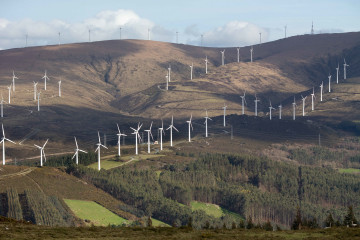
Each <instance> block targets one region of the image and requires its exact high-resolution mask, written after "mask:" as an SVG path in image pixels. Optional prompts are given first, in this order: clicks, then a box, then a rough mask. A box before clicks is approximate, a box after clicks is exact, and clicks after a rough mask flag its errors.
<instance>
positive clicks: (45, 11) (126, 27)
mask: <svg viewBox="0 0 360 240" xmlns="http://www.w3.org/2000/svg"><path fill="white" fill-rule="evenodd" d="M359 13H360V1H358V0H336V1H335V0H316V1H314V0H297V1H295V0H216V1H214V0H196V1H188V0H182V1H172V0H166V1H165V0H153V1H149V0H127V1H124V0H15V1H14V0H0V50H3V49H10V48H19V47H25V46H26V44H27V46H41V45H54V44H58V43H59V33H60V43H61V44H63V43H74V42H86V41H89V29H90V41H102V40H110V39H119V38H120V32H121V39H148V37H149V35H150V39H151V40H156V41H166V42H173V43H176V42H178V43H183V44H191V45H201V44H202V45H203V46H209V47H237V46H239V47H241V46H247V45H252V44H257V43H259V42H260V34H259V33H261V41H262V42H267V41H273V40H277V39H280V38H283V37H284V35H285V30H284V29H285V28H284V27H285V26H286V29H287V31H286V32H287V36H288V37H289V36H294V35H302V34H309V33H310V31H311V24H312V22H313V23H314V31H315V33H316V34H317V33H341V32H354V31H359V30H360V14H359ZM120 28H121V30H120ZM149 29H150V31H149ZM176 32H178V34H176ZM26 36H27V38H26ZM177 36H178V38H177ZM201 36H202V37H201ZM26 39H27V43H26ZM177 39H178V40H177ZM201 39H202V40H201Z"/></svg>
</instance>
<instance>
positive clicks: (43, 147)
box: [42, 139, 49, 148]
mask: <svg viewBox="0 0 360 240" xmlns="http://www.w3.org/2000/svg"><path fill="white" fill-rule="evenodd" d="M48 141H49V139H47V140H46V142H45V144H44V146H43V147H42V148H45V145H46V144H47V143H48Z"/></svg>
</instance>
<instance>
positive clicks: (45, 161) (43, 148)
mask: <svg viewBox="0 0 360 240" xmlns="http://www.w3.org/2000/svg"><path fill="white" fill-rule="evenodd" d="M41 151H42V152H43V155H44V160H45V162H46V155H45V151H44V148H43V149H42V150H41Z"/></svg>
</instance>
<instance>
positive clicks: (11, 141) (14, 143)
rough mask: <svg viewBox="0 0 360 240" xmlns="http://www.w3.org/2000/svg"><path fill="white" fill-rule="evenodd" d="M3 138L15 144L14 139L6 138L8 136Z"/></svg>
mask: <svg viewBox="0 0 360 240" xmlns="http://www.w3.org/2000/svg"><path fill="white" fill-rule="evenodd" d="M4 139H5V140H7V141H9V142H11V143H13V144H16V142H14V141H11V140H10V139H8V138H4Z"/></svg>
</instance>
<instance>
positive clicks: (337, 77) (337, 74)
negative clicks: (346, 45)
mask: <svg viewBox="0 0 360 240" xmlns="http://www.w3.org/2000/svg"><path fill="white" fill-rule="evenodd" d="M335 69H336V84H338V83H339V70H340V67H339V62H338V66H337V68H335Z"/></svg>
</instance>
